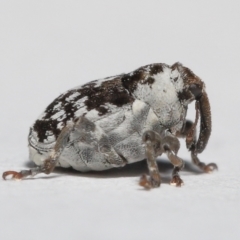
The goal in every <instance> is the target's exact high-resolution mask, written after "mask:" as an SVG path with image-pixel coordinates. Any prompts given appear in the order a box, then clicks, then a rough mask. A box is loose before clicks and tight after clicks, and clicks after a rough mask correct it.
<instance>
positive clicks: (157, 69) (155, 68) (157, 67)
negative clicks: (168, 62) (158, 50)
mask: <svg viewBox="0 0 240 240" xmlns="http://www.w3.org/2000/svg"><path fill="white" fill-rule="evenodd" d="M163 66H164V64H161V63H155V64H152V65H150V71H149V73H150V75H155V74H158V73H161V72H163Z"/></svg>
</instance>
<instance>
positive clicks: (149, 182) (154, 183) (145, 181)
mask: <svg viewBox="0 0 240 240" xmlns="http://www.w3.org/2000/svg"><path fill="white" fill-rule="evenodd" d="M154 177H155V179H154ZM160 184H161V179H160V178H158V176H150V177H147V175H146V174H143V175H142V176H141V178H140V180H139V185H140V186H142V187H144V188H145V189H147V190H149V189H151V188H157V187H159V186H160Z"/></svg>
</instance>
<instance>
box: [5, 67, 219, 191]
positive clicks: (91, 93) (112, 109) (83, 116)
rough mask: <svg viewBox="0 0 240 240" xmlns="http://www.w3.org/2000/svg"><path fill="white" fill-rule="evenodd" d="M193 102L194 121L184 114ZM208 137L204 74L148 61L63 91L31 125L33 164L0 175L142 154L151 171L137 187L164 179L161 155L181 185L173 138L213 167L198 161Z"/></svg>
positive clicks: (113, 162) (116, 162)
mask: <svg viewBox="0 0 240 240" xmlns="http://www.w3.org/2000/svg"><path fill="white" fill-rule="evenodd" d="M194 100H195V108H196V117H195V121H194V122H192V121H189V120H186V114H187V108H188V104H190V103H191V102H192V101H194ZM199 116H200V133H199V137H198V138H197V136H196V127H197V124H198V120H199ZM210 134H211V111H210V103H209V100H208V96H207V93H206V90H205V84H204V83H203V82H202V81H201V79H200V78H199V77H198V76H196V75H195V74H194V73H193V72H192V71H191V70H190V69H188V68H186V67H184V66H183V65H182V64H180V63H175V64H173V65H172V66H169V65H167V64H162V63H156V64H150V65H146V66H143V67H140V68H138V69H137V70H135V71H133V72H130V73H128V74H121V75H117V76H113V77H108V78H104V79H100V80H95V81H92V82H89V83H87V84H85V85H83V86H80V87H76V88H73V89H71V90H69V91H67V92H66V93H64V94H61V95H60V96H59V97H58V98H56V99H55V100H54V101H53V102H52V103H51V104H50V105H49V106H48V107H47V108H46V110H45V111H44V112H43V114H42V115H41V116H40V117H39V118H38V119H37V120H36V121H35V123H34V124H33V126H32V127H31V128H30V133H29V137H28V141H29V154H30V159H31V160H33V161H34V162H35V163H36V164H37V165H38V166H37V167H36V168H33V169H30V170H23V171H20V172H15V171H7V172H4V173H3V178H4V179H6V178H7V176H9V175H11V176H12V178H14V179H23V178H26V177H28V176H35V175H36V174H39V173H46V174H49V173H51V172H52V171H53V170H54V168H55V167H56V166H61V167H64V168H68V167H72V168H74V169H76V170H79V171H81V172H86V171H90V170H95V171H102V170H106V169H110V168H114V167H123V166H125V165H126V164H129V163H133V162H138V161H142V160H144V159H146V161H147V164H148V169H149V175H150V176H149V177H148V176H146V175H143V176H142V177H141V178H140V182H139V184H140V185H141V186H143V187H145V188H153V187H159V186H160V183H161V177H160V174H159V170H158V166H157V163H156V158H157V157H158V156H161V155H162V154H163V153H165V154H166V155H167V157H168V158H169V160H170V162H171V163H172V164H173V173H172V179H171V182H170V184H171V185H176V186H181V185H182V184H183V181H182V179H181V178H180V176H179V171H180V170H181V169H182V168H183V166H184V162H183V160H182V159H181V158H180V157H178V156H177V153H178V150H179V148H180V142H179V140H178V138H179V137H184V138H186V146H187V148H188V149H189V151H190V152H191V158H192V161H193V163H195V164H196V165H197V166H198V167H199V168H200V169H202V170H203V171H204V172H212V171H213V170H215V169H217V165H216V164H215V163H210V164H208V165H206V164H204V163H203V162H201V161H200V160H199V159H198V154H199V153H201V152H202V151H203V150H204V149H205V147H206V145H207V143H208V140H209V137H210Z"/></svg>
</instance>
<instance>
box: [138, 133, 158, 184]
mask: <svg viewBox="0 0 240 240" xmlns="http://www.w3.org/2000/svg"><path fill="white" fill-rule="evenodd" d="M143 142H144V143H145V152H146V157H147V165H148V170H149V175H150V177H149V178H147V176H146V175H145V174H144V175H143V176H142V177H141V178H140V182H139V184H140V185H141V186H143V187H144V188H146V189H150V188H156V187H159V186H160V183H161V177H160V173H159V170H158V166H157V162H156V156H157V155H161V153H160V152H159V153H160V154H157V152H158V151H160V146H161V141H160V136H159V135H158V134H157V133H155V132H153V131H147V132H145V133H144V134H143Z"/></svg>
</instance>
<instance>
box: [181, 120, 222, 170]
mask: <svg viewBox="0 0 240 240" xmlns="http://www.w3.org/2000/svg"><path fill="white" fill-rule="evenodd" d="M197 118H198V117H196V119H197ZM196 125H197V120H196V121H195V123H193V122H192V121H189V120H187V121H186V124H185V126H184V128H183V130H182V132H181V133H180V134H179V135H180V137H186V145H187V148H188V149H189V150H190V151H191V158H192V162H193V163H194V164H195V165H197V166H198V167H199V168H200V169H201V170H203V171H204V172H206V173H211V172H213V171H214V170H217V169H218V167H217V165H216V164H215V163H209V164H205V163H203V162H201V161H200V160H199V158H198V156H197V155H198V154H197V152H196V151H195V145H196Z"/></svg>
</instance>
